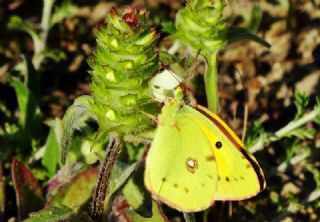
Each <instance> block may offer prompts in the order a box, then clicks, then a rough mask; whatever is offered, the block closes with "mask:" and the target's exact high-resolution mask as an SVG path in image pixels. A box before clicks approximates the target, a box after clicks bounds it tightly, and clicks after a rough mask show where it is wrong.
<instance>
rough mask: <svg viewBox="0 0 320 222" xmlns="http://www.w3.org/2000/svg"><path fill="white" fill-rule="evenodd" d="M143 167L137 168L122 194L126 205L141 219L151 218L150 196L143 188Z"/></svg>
mask: <svg viewBox="0 0 320 222" xmlns="http://www.w3.org/2000/svg"><path fill="white" fill-rule="evenodd" d="M143 176H144V167H141V166H140V167H139V168H138V170H137V171H136V172H135V173H134V174H133V175H132V177H131V178H130V179H129V181H128V182H127V183H126V185H125V186H124V188H123V190H122V193H123V195H124V197H125V198H126V200H127V202H128V204H129V205H130V206H131V207H132V208H133V209H134V210H135V211H136V212H137V213H138V214H140V215H142V216H143V217H147V218H148V217H152V201H151V200H152V199H151V194H150V193H149V192H148V191H147V190H146V189H145V188H144V184H143Z"/></svg>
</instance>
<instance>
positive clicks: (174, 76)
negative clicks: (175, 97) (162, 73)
mask: <svg viewBox="0 0 320 222" xmlns="http://www.w3.org/2000/svg"><path fill="white" fill-rule="evenodd" d="M168 71H169V72H170V74H171V75H172V76H173V78H174V79H175V80H176V81H177V82H178V83H179V85H180V84H181V82H180V81H179V79H177V77H176V75H174V73H173V72H172V71H171V70H170V69H168Z"/></svg>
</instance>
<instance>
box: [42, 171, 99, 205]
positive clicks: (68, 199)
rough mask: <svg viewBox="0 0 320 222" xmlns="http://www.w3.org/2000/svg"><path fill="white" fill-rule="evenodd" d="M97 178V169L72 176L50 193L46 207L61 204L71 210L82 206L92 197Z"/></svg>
mask: <svg viewBox="0 0 320 222" xmlns="http://www.w3.org/2000/svg"><path fill="white" fill-rule="evenodd" d="M97 177H98V167H92V168H89V169H87V170H85V171H83V172H80V173H78V174H76V175H74V176H73V177H72V178H71V179H70V180H68V181H62V183H61V184H59V185H58V186H57V187H55V188H53V190H52V191H51V192H50V194H49V197H48V198H47V203H46V206H53V205H56V204H63V205H65V206H67V207H71V208H72V207H79V206H82V205H84V204H85V203H86V202H87V201H88V200H89V199H90V197H91V196H92V191H93V189H94V187H95V184H96V181H97Z"/></svg>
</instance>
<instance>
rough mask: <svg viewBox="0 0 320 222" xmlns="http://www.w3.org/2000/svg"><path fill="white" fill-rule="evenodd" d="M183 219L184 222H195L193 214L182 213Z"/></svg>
mask: <svg viewBox="0 0 320 222" xmlns="http://www.w3.org/2000/svg"><path fill="white" fill-rule="evenodd" d="M183 217H184V219H185V221H186V222H195V221H196V218H195V216H194V213H183Z"/></svg>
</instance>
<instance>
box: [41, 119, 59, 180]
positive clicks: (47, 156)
mask: <svg viewBox="0 0 320 222" xmlns="http://www.w3.org/2000/svg"><path fill="white" fill-rule="evenodd" d="M61 128H62V127H61V120H60V119H56V120H55V121H54V123H53V125H52V126H51V128H50V132H49V135H48V137H47V140H46V143H45V151H44V155H43V158H42V164H43V166H45V167H46V169H47V171H48V176H49V177H52V176H54V175H55V174H56V172H57V169H58V165H59V163H60V143H59V142H60V137H61V133H62V132H61V131H62V129H61Z"/></svg>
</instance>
